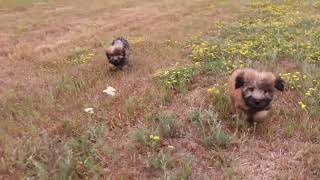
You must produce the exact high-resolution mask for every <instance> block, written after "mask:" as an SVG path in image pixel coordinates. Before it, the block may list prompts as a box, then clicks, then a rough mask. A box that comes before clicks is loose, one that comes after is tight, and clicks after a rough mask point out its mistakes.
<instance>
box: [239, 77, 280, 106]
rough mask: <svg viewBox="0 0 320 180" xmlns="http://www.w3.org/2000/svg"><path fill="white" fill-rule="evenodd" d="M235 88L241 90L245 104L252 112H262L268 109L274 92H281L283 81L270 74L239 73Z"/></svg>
mask: <svg viewBox="0 0 320 180" xmlns="http://www.w3.org/2000/svg"><path fill="white" fill-rule="evenodd" d="M235 88H236V89H239V88H241V95H242V98H243V100H244V102H245V104H246V105H247V106H248V107H249V108H250V109H251V110H253V111H262V110H265V109H267V108H268V107H269V105H270V103H271V101H272V99H273V94H274V92H275V90H279V91H283V89H284V81H283V80H282V79H281V78H278V77H275V76H274V75H273V74H272V73H267V72H256V73H246V72H245V71H244V72H242V73H240V74H239V75H238V76H237V77H236V81H235Z"/></svg>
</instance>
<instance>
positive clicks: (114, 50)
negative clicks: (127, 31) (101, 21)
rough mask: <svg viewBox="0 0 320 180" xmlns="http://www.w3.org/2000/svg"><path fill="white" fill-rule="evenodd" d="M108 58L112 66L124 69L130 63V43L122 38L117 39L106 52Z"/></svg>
mask: <svg viewBox="0 0 320 180" xmlns="http://www.w3.org/2000/svg"><path fill="white" fill-rule="evenodd" d="M106 56H107V58H108V61H109V63H110V64H112V65H114V66H115V67H117V68H118V69H122V67H123V66H124V65H126V64H127V63H128V58H129V43H128V41H127V40H125V39H124V38H122V37H119V38H116V39H115V40H114V41H113V42H112V43H111V46H110V47H109V48H108V49H107V50H106Z"/></svg>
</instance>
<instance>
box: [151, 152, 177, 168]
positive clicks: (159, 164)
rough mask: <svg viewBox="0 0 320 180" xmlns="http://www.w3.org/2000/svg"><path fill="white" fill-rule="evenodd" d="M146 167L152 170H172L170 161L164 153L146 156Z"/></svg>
mask: <svg viewBox="0 0 320 180" xmlns="http://www.w3.org/2000/svg"><path fill="white" fill-rule="evenodd" d="M147 164H148V167H150V168H152V169H161V170H164V171H165V170H167V169H170V168H172V161H171V159H170V158H169V156H168V155H166V154H164V153H151V154H148V163H147Z"/></svg>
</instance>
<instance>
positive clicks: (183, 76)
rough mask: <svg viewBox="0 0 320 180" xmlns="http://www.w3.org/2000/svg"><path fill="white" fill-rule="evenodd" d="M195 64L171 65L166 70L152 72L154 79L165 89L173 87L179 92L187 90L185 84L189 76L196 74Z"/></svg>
mask: <svg viewBox="0 0 320 180" xmlns="http://www.w3.org/2000/svg"><path fill="white" fill-rule="evenodd" d="M198 73H199V71H197V68H196V66H195V65H192V66H188V67H182V68H180V67H173V68H171V69H168V70H163V71H159V72H157V73H155V74H154V78H155V79H156V81H158V82H159V83H160V85H161V86H162V87H164V88H165V89H175V90H178V91H180V92H186V91H187V84H188V82H189V81H190V79H191V77H193V76H194V75H196V74H198Z"/></svg>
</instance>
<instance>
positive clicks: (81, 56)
mask: <svg viewBox="0 0 320 180" xmlns="http://www.w3.org/2000/svg"><path fill="white" fill-rule="evenodd" d="M94 56H95V54H94V52H93V50H91V49H85V50H80V51H76V52H75V53H74V54H72V55H70V56H68V57H67V58H66V59H65V61H66V62H68V63H70V64H73V65H79V64H85V63H88V62H90V61H92V59H93V57H94Z"/></svg>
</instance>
